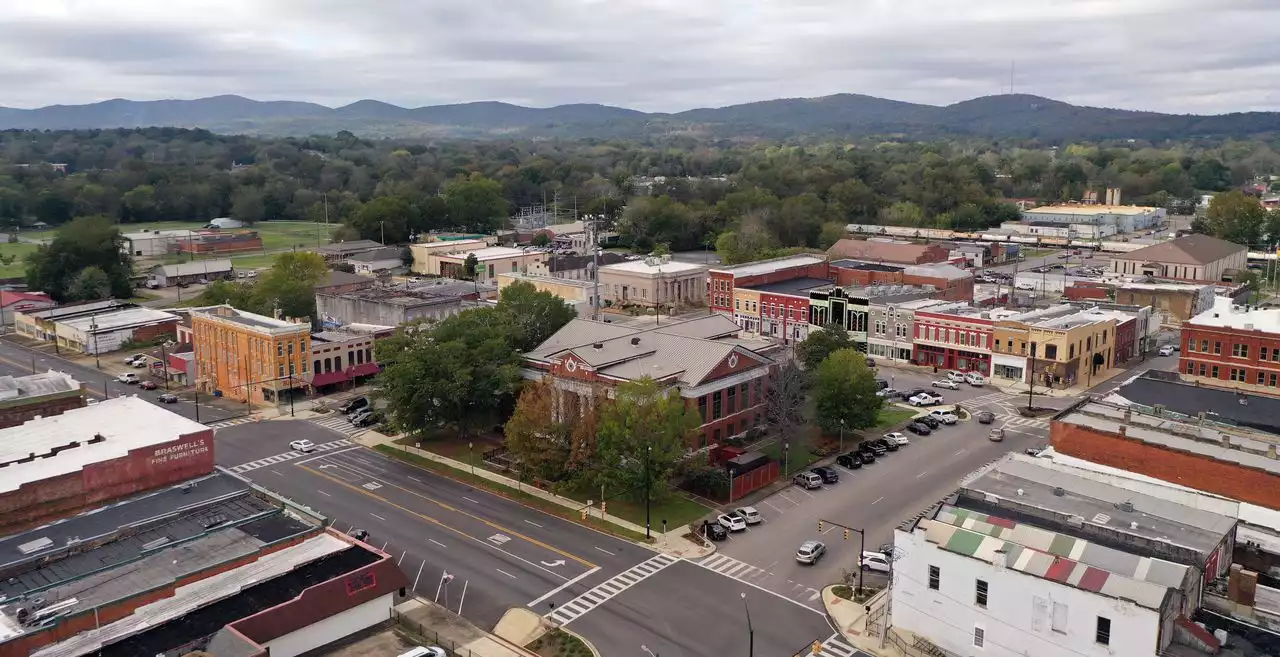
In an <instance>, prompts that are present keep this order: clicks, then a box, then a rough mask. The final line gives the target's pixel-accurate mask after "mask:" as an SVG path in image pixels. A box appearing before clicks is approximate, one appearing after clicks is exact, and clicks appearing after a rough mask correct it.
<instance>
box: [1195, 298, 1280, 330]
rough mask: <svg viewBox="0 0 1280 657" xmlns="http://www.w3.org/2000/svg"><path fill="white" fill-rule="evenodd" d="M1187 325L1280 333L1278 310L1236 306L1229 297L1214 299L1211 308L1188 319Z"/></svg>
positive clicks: (1279, 313) (1279, 309) (1279, 312)
mask: <svg viewBox="0 0 1280 657" xmlns="http://www.w3.org/2000/svg"><path fill="white" fill-rule="evenodd" d="M1186 323H1187V324H1188V325H1194V326H1204V327H1208V328H1229V329H1236V330H1240V331H1261V332H1263V333H1280V308H1259V307H1257V306H1241V305H1236V304H1235V303H1234V302H1233V301H1232V300H1231V298H1230V297H1214V298H1213V307H1212V308H1210V309H1208V310H1206V311H1204V312H1202V313H1200V314H1199V315H1196V316H1195V317H1192V318H1191V319H1188V320H1187V321H1186Z"/></svg>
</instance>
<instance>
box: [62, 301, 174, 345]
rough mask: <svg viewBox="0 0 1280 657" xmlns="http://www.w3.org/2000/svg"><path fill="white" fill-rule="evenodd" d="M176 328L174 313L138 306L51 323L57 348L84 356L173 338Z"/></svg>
mask: <svg viewBox="0 0 1280 657" xmlns="http://www.w3.org/2000/svg"><path fill="white" fill-rule="evenodd" d="M177 325H178V317H177V316H176V315H174V314H173V313H168V312H165V311H163V310H153V309H151V308H141V307H132V308H120V309H117V310H108V311H106V312H101V313H96V314H91V315H88V316H84V315H80V316H77V317H73V318H69V319H59V320H57V321H56V322H55V323H54V326H55V331H56V339H57V344H58V347H59V348H60V349H70V350H72V351H78V352H81V353H85V354H105V353H107V352H111V351H116V350H117V349H121V348H123V347H124V346H125V343H127V342H147V341H150V340H154V339H156V338H159V337H161V336H170V337H172V336H173V335H174V334H175V332H176V330H177Z"/></svg>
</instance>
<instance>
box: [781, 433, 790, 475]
mask: <svg viewBox="0 0 1280 657" xmlns="http://www.w3.org/2000/svg"><path fill="white" fill-rule="evenodd" d="M782 476H783V477H784V478H785V477H789V476H791V441H789V440H783V441H782Z"/></svg>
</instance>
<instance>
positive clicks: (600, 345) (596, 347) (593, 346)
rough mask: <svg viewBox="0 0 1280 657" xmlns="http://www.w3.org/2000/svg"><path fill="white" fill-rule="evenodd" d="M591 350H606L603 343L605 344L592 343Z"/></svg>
mask: <svg viewBox="0 0 1280 657" xmlns="http://www.w3.org/2000/svg"><path fill="white" fill-rule="evenodd" d="M591 348H592V349H604V343H603V342H595V343H592V345H591Z"/></svg>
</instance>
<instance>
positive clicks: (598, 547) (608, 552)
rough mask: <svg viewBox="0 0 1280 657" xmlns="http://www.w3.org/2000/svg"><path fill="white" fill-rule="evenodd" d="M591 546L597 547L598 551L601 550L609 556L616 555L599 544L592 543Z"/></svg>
mask: <svg viewBox="0 0 1280 657" xmlns="http://www.w3.org/2000/svg"><path fill="white" fill-rule="evenodd" d="M592 547H594V548H595V549H597V550H599V551H601V552H603V553H605V554H607V555H609V556H611V557H614V556H617V555H616V554H614V553H612V552H610V551H608V550H606V549H604V548H602V547H600V546H599V545H593V546H592Z"/></svg>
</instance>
